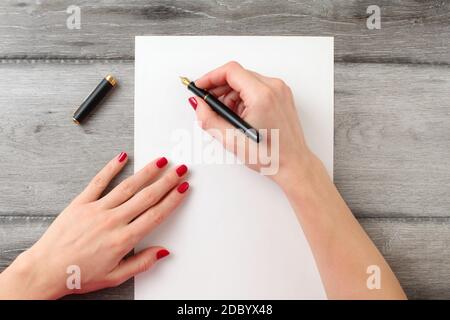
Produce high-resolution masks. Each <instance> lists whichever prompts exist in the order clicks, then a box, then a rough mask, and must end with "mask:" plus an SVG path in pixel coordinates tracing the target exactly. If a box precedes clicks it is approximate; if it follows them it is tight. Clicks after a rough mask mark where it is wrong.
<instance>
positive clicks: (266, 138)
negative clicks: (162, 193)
mask: <svg viewBox="0 0 450 320" xmlns="http://www.w3.org/2000/svg"><path fill="white" fill-rule="evenodd" d="M195 84H196V86H197V87H199V88H202V89H205V90H208V91H210V92H211V93H212V94H214V95H215V96H216V97H218V98H219V100H221V101H222V102H223V103H224V104H225V105H227V106H228V107H229V108H231V109H232V110H233V111H234V112H236V113H237V114H238V115H239V116H240V117H241V118H242V119H244V120H245V121H246V122H248V123H249V124H251V125H252V126H253V127H254V128H257V129H258V130H260V132H261V129H263V132H262V136H263V139H262V141H261V142H260V143H259V144H257V143H255V142H253V141H250V140H249V139H248V138H247V137H245V135H244V134H243V133H242V132H240V131H238V130H237V129H235V128H234V127H233V126H232V125H231V124H230V123H229V122H227V121H226V120H225V119H223V118H221V117H220V116H219V115H218V114H216V113H215V112H214V111H213V110H212V109H211V108H210V107H209V106H208V105H207V104H206V103H205V102H204V100H203V99H200V98H196V97H191V98H189V102H190V104H191V105H192V107H193V108H194V109H195V111H196V115H197V119H198V121H199V125H200V126H201V127H202V128H203V129H204V130H206V131H207V132H208V133H210V134H211V135H212V136H214V137H215V138H217V139H218V140H219V141H221V142H222V144H223V145H224V147H225V148H226V149H227V150H229V151H231V152H234V153H235V154H237V156H238V157H239V158H240V159H241V160H242V161H243V162H244V163H246V164H247V165H248V166H249V167H250V168H252V169H254V170H257V171H260V172H262V170H261V169H262V168H264V167H267V166H271V167H272V166H275V168H276V169H277V170H276V171H273V174H268V175H270V176H271V177H272V178H273V179H274V180H275V181H277V182H281V181H282V180H284V179H285V178H287V177H289V176H290V175H291V173H292V171H293V170H295V171H296V174H297V175H298V174H299V173H300V174H302V175H303V174H304V173H306V172H307V171H306V168H308V167H309V165H308V163H309V162H310V160H311V159H313V158H315V157H314V156H313V155H312V153H311V152H310V151H309V148H308V147H307V145H306V142H305V139H304V137H303V131H302V128H301V125H300V121H299V119H298V114H297V110H296V108H295V104H294V100H293V97H292V93H291V90H290V88H289V87H288V86H287V85H286V84H285V83H284V82H283V81H282V80H280V79H276V78H269V77H265V76H262V75H260V74H258V73H256V72H253V71H250V70H246V69H244V68H243V67H242V66H241V65H240V64H239V63H237V62H229V63H227V64H225V65H223V66H221V67H219V68H217V69H215V70H213V71H211V72H209V73H207V74H205V75H204V76H202V77H201V78H200V79H198V80H196V81H195ZM264 129H266V130H267V132H265V130H264ZM231 132H233V133H234V135H233V134H230V133H231ZM235 132H237V133H235ZM277 132H278V137H277ZM261 148H267V150H268V152H266V151H267V150H266V149H264V151H263V153H262V154H264V155H266V154H267V155H270V156H268V158H266V159H262V157H261V156H260V155H261V153H258V152H259V150H261ZM238 150H239V152H238ZM242 151H245V153H243V152H242ZM250 153H253V155H257V159H258V160H257V161H253V163H251V161H250V159H251V157H250V156H249V154H250ZM269 159H270V161H271V163H270V164H268V163H267V162H268V160H269ZM302 170H305V171H304V173H301V172H302Z"/></svg>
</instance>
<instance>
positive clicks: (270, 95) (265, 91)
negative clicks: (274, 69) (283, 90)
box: [257, 86, 274, 106]
mask: <svg viewBox="0 0 450 320" xmlns="http://www.w3.org/2000/svg"><path fill="white" fill-rule="evenodd" d="M273 100H274V92H273V91H272V89H270V88H269V87H266V86H264V87H262V88H261V90H260V92H259V94H258V96H257V101H258V102H262V104H261V105H262V106H268V105H269V104H270V103H267V102H273Z"/></svg>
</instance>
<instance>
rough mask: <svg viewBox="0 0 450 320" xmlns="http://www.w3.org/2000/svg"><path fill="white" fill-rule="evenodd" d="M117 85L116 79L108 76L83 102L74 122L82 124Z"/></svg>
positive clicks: (75, 114)
mask: <svg viewBox="0 0 450 320" xmlns="http://www.w3.org/2000/svg"><path fill="white" fill-rule="evenodd" d="M116 84H117V81H116V79H115V78H114V77H113V76H112V75H108V76H106V77H105V78H103V79H102V81H100V83H99V84H98V85H97V87H96V88H95V89H94V90H93V91H92V92H91V93H90V94H89V96H88V97H87V98H86V99H85V100H84V101H83V103H82V104H81V105H80V107H79V108H78V109H77V111H75V113H74V114H73V121H74V122H75V123H76V124H80V123H81V122H82V121H83V120H84V119H85V118H86V117H87V116H88V115H89V114H90V113H91V111H92V110H94V109H95V107H97V105H98V104H99V103H100V102H101V101H102V100H103V98H104V97H105V96H106V95H107V94H108V92H109V91H111V89H112V88H114V87H115V86H116Z"/></svg>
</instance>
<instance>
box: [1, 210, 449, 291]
mask: <svg viewBox="0 0 450 320" xmlns="http://www.w3.org/2000/svg"><path fill="white" fill-rule="evenodd" d="M51 221H52V218H50V217H0V270H3V269H4V268H5V267H6V266H8V265H9V264H10V263H11V261H12V260H13V259H14V258H15V257H16V256H17V255H18V254H19V253H20V252H22V251H23V250H25V249H26V248H28V247H29V246H31V245H32V244H33V243H34V241H36V240H37V239H38V238H39V236H40V235H41V234H42V233H43V232H44V231H45V229H46V228H47V227H48V225H49V224H50V223H51ZM360 222H361V223H362V225H363V227H364V228H365V229H366V231H367V232H368V234H369V235H370V236H371V238H372V239H373V240H374V242H375V244H376V245H377V247H378V248H379V249H380V251H381V252H382V253H383V255H384V256H385V257H386V259H387V261H388V262H389V264H390V266H391V267H392V269H393V270H394V272H395V273H396V275H397V276H398V278H399V280H400V282H401V284H402V286H403V288H404V289H405V291H406V293H407V295H408V297H409V298H410V299H450V269H449V268H448V264H449V263H450V252H449V251H448V250H447V249H448V248H447V247H448V243H449V242H450V223H449V219H448V218H437V219H436V218H434V219H425V220H424V219H383V218H382V219H380V218H362V219H360ZM381 281H383V280H381ZM382 283H383V282H381V285H382ZM133 296H134V294H133V281H129V282H127V283H125V284H124V285H122V286H121V287H119V288H112V289H108V290H102V291H99V292H96V293H92V294H89V295H85V296H73V297H69V298H71V299H132V298H133Z"/></svg>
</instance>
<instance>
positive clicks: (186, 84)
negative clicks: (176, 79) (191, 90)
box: [180, 77, 191, 86]
mask: <svg viewBox="0 0 450 320" xmlns="http://www.w3.org/2000/svg"><path fill="white" fill-rule="evenodd" d="M180 79H181V83H182V84H184V85H185V86H188V85H189V83H191V81H190V80H189V79H188V78H186V77H180Z"/></svg>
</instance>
